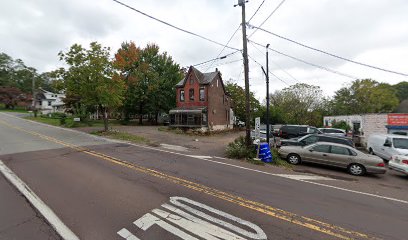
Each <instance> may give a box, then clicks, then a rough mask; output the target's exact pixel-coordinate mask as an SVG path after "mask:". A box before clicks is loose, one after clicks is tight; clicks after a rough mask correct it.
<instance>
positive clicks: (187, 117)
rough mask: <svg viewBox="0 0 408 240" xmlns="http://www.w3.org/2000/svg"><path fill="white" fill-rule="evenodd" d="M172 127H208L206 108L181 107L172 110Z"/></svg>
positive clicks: (170, 113)
mask: <svg viewBox="0 0 408 240" xmlns="http://www.w3.org/2000/svg"><path fill="white" fill-rule="evenodd" d="M169 115H170V124H169V126H170V127H182V128H203V127H208V117H207V108H206V107H189V108H186V107H180V108H175V109H172V110H170V112H169Z"/></svg>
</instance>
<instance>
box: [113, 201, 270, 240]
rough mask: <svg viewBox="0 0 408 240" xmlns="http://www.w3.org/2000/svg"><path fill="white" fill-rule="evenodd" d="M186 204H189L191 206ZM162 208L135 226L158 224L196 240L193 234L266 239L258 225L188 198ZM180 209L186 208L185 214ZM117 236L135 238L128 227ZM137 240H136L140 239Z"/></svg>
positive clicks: (214, 239)
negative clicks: (237, 224)
mask: <svg viewBox="0 0 408 240" xmlns="http://www.w3.org/2000/svg"><path fill="white" fill-rule="evenodd" d="M184 203H186V204H189V206H188V205H186V204H184ZM172 204H173V205H172ZM161 207H162V208H164V209H166V210H163V209H159V208H156V209H153V210H152V211H151V213H146V214H144V215H143V216H142V217H141V218H139V219H138V220H136V221H134V222H133V223H134V224H135V225H136V226H137V227H139V228H140V229H142V230H144V231H146V230H148V229H149V228H150V227H151V226H153V225H154V224H156V225H158V226H159V227H161V228H163V229H164V230H166V231H168V232H170V233H172V234H173V235H175V236H178V237H180V238H182V239H187V240H196V239H197V238H196V237H194V236H193V235H195V236H198V237H199V238H200V239H206V240H222V239H224V240H230V239H231V240H245V239H246V238H245V237H248V238H249V239H257V240H265V239H267V236H266V234H265V232H264V231H263V230H262V229H261V228H260V227H258V226H257V225H255V224H253V223H251V222H248V221H245V220H243V219H241V218H238V217H235V216H232V215H230V214H228V213H226V212H223V211H220V210H217V209H215V208H212V207H210V206H207V205H205V204H203V203H199V202H196V201H193V200H191V199H188V198H184V197H171V198H170V204H167V203H165V204H163V205H161ZM178 207H180V208H183V210H184V211H183V210H181V209H180V208H178ZM194 207H196V208H197V209H195V208H194ZM198 209H199V210H198ZM203 210H205V211H208V212H210V213H212V214H215V215H217V216H219V217H221V218H223V219H227V220H232V221H233V222H234V223H239V224H241V225H243V226H245V227H246V228H248V227H249V228H251V229H252V230H254V231H255V233H253V232H249V231H248V230H246V229H243V228H240V227H238V226H235V225H233V224H231V223H228V222H225V221H223V220H221V219H218V218H216V217H214V216H210V215H208V214H206V213H204V212H203ZM186 211H187V212H189V213H187V212H186ZM204 219H205V220H204ZM206 220H209V221H206ZM170 223H171V224H170ZM213 223H215V224H213ZM216 224H217V225H216ZM175 226H177V227H178V228H177V227H175ZM228 229H229V230H228ZM230 230H232V231H230ZM234 232H235V233H234ZM118 234H119V235H120V236H121V237H123V238H125V239H131V238H129V237H131V236H134V235H133V234H132V233H130V232H129V231H128V230H127V229H125V228H123V229H121V230H120V231H119V232H118ZM243 236H244V237H243ZM134 237H135V236H134ZM135 239H136V240H137V238H135ZM132 240H134V239H132Z"/></svg>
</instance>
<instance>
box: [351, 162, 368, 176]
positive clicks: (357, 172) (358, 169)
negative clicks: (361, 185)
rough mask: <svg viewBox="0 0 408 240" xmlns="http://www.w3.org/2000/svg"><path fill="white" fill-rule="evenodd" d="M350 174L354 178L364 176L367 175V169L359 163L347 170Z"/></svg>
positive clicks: (353, 164)
mask: <svg viewBox="0 0 408 240" xmlns="http://www.w3.org/2000/svg"><path fill="white" fill-rule="evenodd" d="M347 170H348V172H349V173H350V174H351V175H354V176H362V175H364V174H365V172H366V169H365V167H364V166H363V165H361V164H358V163H352V164H350V165H349V166H348V168H347Z"/></svg>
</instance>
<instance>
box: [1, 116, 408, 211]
mask: <svg viewBox="0 0 408 240" xmlns="http://www.w3.org/2000/svg"><path fill="white" fill-rule="evenodd" d="M0 114H3V115H7V116H9V117H12V118H17V119H20V120H23V121H27V122H31V123H35V124H39V125H44V126H47V127H52V128H58V129H62V130H65V131H71V132H76V133H78V134H83V135H87V136H89V137H91V138H95V139H101V140H104V141H107V142H113V143H126V144H129V145H131V146H135V147H139V148H144V149H150V150H153V151H159V152H165V153H170V154H174V155H179V156H185V157H190V158H195V159H200V160H203V161H207V162H212V163H216V164H221V165H226V166H230V167H234V168H239V169H243V170H247V171H252V172H258V173H262V174H267V175H271V176H275V175H277V174H273V173H269V172H264V171H260V170H256V169H252V168H246V167H241V166H238V165H234V164H229V163H224V162H218V161H215V160H211V159H206V158H197V157H192V156H191V155H187V154H183V153H178V152H171V151H167V150H163V149H158V148H153V147H149V146H143V145H138V144H134V143H131V142H128V141H121V140H114V139H109V138H105V137H101V136H95V135H91V134H88V133H85V132H81V131H78V130H74V129H66V128H62V127H57V126H52V125H48V124H44V123H39V122H35V121H31V120H27V119H23V118H20V117H16V116H13V115H10V114H6V113H0ZM212 157H213V158H219V159H223V160H228V161H231V162H233V161H235V160H233V159H229V158H223V157H218V156H212ZM292 180H294V181H300V182H303V183H309V184H314V185H319V186H321V187H328V188H332V189H336V190H339V191H345V192H352V193H356V194H361V195H365V196H370V197H374V198H380V199H386V200H390V201H394V202H400V203H404V204H408V201H405V200H401V199H397V198H391V197H386V196H382V195H377V194H371V193H366V192H360V191H356V190H351V189H347V188H342V187H336V186H333V185H328V184H321V183H317V182H310V181H305V180H295V179H292Z"/></svg>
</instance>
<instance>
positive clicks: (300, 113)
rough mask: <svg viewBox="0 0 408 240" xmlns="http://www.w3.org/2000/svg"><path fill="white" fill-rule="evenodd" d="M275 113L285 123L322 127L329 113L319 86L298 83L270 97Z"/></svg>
mask: <svg viewBox="0 0 408 240" xmlns="http://www.w3.org/2000/svg"><path fill="white" fill-rule="evenodd" d="M270 100H271V106H272V108H273V109H274V111H276V112H278V113H280V114H281V120H283V123H290V124H308V125H313V126H320V125H322V119H323V114H325V113H326V112H327V109H326V107H327V101H328V100H327V99H326V98H325V97H324V96H323V91H322V90H321V89H320V87H318V86H313V85H308V84H305V83H298V84H295V85H292V86H290V87H288V88H284V89H283V90H280V91H276V92H275V93H273V94H271V96H270Z"/></svg>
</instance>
